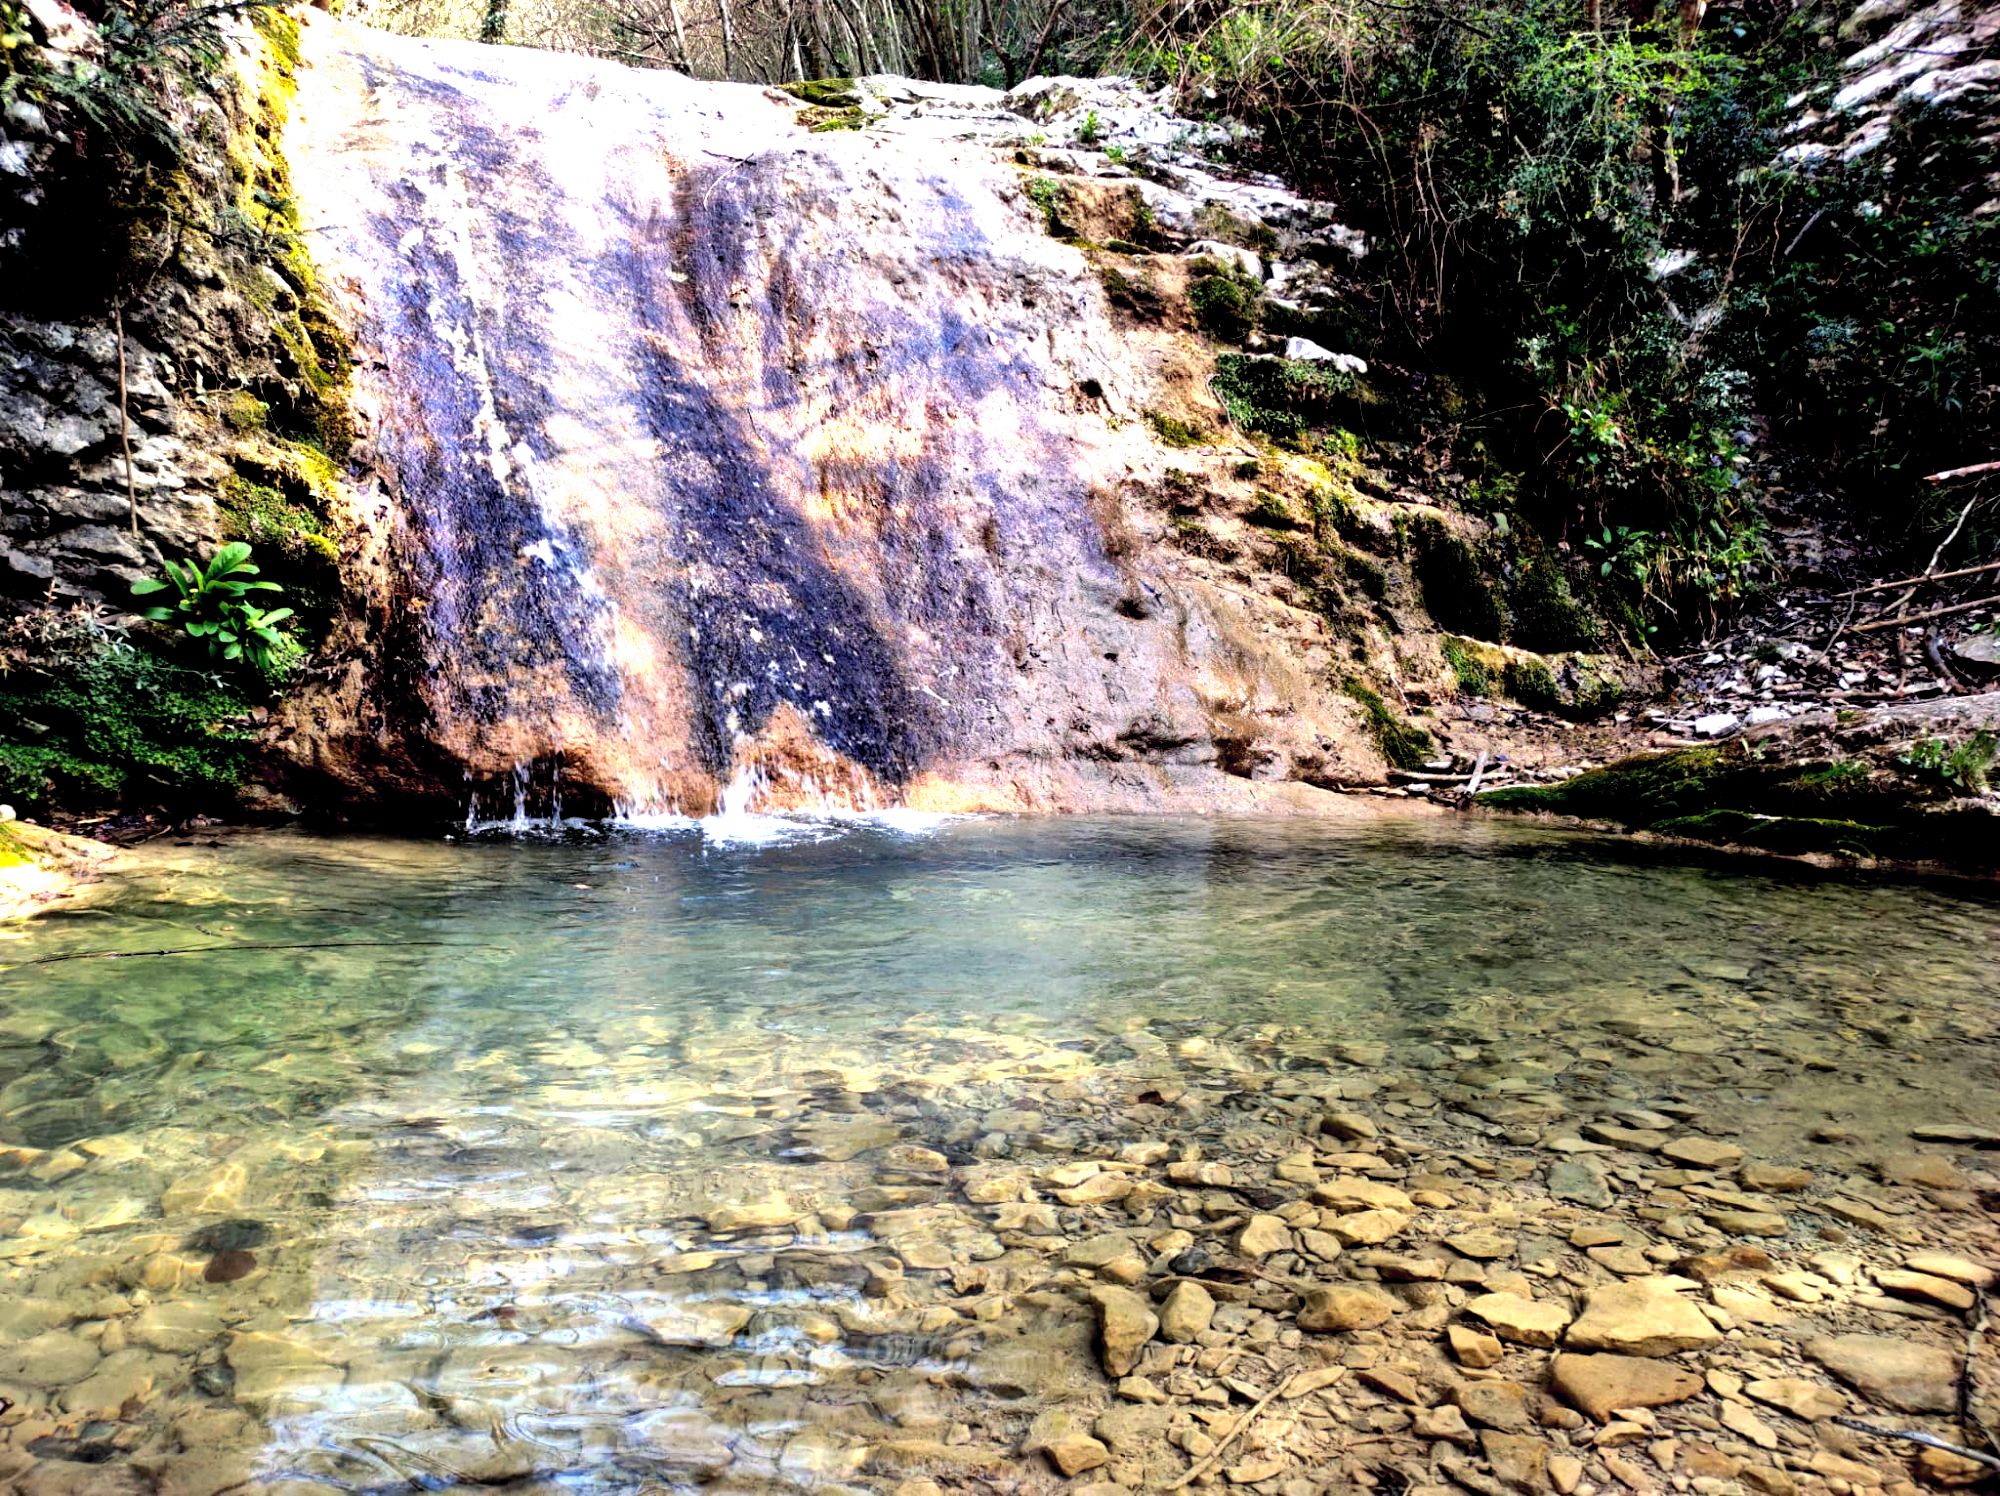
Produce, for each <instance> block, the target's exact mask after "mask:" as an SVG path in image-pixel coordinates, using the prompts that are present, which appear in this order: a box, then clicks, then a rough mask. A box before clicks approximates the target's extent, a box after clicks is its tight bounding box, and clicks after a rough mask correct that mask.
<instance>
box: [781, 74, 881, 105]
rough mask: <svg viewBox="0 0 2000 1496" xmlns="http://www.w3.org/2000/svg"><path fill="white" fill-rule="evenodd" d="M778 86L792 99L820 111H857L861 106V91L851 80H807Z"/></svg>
mask: <svg viewBox="0 0 2000 1496" xmlns="http://www.w3.org/2000/svg"><path fill="white" fill-rule="evenodd" d="M778 86H779V87H780V88H782V89H783V90H784V91H785V92H786V93H788V94H790V95H791V96H792V97H793V98H795V99H803V100H804V101H805V102H806V103H808V104H815V105H818V106H819V107H820V108H821V109H858V108H859V107H860V106H861V90H860V89H859V88H858V87H856V85H855V82H854V80H853V79H852V78H809V79H802V80H800V81H798V82H795V83H781V84H779V85H778Z"/></svg>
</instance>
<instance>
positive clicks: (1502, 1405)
mask: <svg viewBox="0 0 2000 1496" xmlns="http://www.w3.org/2000/svg"><path fill="white" fill-rule="evenodd" d="M1452 1399H1453V1401H1455V1402H1456V1403H1457V1404H1458V1406H1459V1409H1460V1410H1461V1411H1462V1412H1463V1413H1464V1414H1465V1416H1466V1417H1467V1418H1469V1419H1471V1420H1472V1421H1473V1422H1474V1423H1477V1424H1481V1425H1483V1426H1484V1427H1486V1428H1497V1429H1505V1430H1506V1431H1507V1432H1508V1433H1511V1434H1520V1433H1526V1432H1527V1431H1528V1430H1529V1429H1531V1428H1533V1427H1534V1425H1535V1419H1534V1415H1533V1414H1532V1413H1530V1412H1529V1411H1528V1389H1527V1388H1526V1387H1523V1386H1522V1385H1521V1384H1520V1383H1519V1382H1466V1383H1464V1384H1463V1385H1461V1386H1460V1387H1459V1388H1458V1389H1457V1391H1456V1392H1454V1393H1453V1394H1452Z"/></svg>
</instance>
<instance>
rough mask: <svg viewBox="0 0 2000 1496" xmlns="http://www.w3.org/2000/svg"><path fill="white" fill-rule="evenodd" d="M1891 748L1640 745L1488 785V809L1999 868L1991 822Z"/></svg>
mask: <svg viewBox="0 0 2000 1496" xmlns="http://www.w3.org/2000/svg"><path fill="white" fill-rule="evenodd" d="M1906 767H1907V766H1902V765H1900V763H1899V761H1898V760H1897V759H1895V758H1893V757H1892V758H1889V759H1887V760H1886V762H1885V761H1884V760H1883V759H1882V758H1881V756H1880V755H1877V756H1876V757H1874V758H1865V757H1856V758H1820V757H1812V758H1808V759H1805V760H1789V761H1788V760H1787V758H1786V756H1785V755H1784V754H1783V753H1782V752H1781V751H1779V750H1778V749H1777V748H1776V747H1775V746H1774V745H1772V744H1770V743H1768V742H1758V741H1748V742H1745V741H1738V742H1733V743H1730V744H1727V745H1721V746H1715V747H1703V748H1687V749H1682V750H1680V751H1678V752H1673V753H1660V754H1642V755H1638V756H1636V757H1633V758H1628V759H1625V760H1623V761H1621V762H1619V763H1614V764H1610V765H1608V766H1606V767H1604V768H1602V769H1597V770H1593V771H1592V772H1590V773H1587V774H1581V775H1578V776H1577V777H1576V778H1574V779H1569V780H1566V781H1564V782H1562V783H1560V784H1548V785H1524V786H1517V787H1512V788H1507V789H1498V790H1489V791H1487V792H1486V793H1485V794H1482V795H1480V796H1479V798H1478V803H1479V804H1480V805H1482V806H1485V807H1488V808H1490V809H1494V810H1510V811H1530V812H1542V813H1546V814H1552V815H1562V816H1574V817H1577V818H1579V819H1582V820H1586V821H1593V822H1599V823H1604V824H1609V825H1613V826H1617V827H1621V828H1623V829H1624V830H1627V831H1641V832H1649V833H1653V834H1655V835H1659V836H1666V837H1675V838H1681V839H1685V840H1689V841H1699V842H1708V843H1713V844H1717V845H1724V846H1734V847H1747V848H1754V849H1757V850H1760V851H1767V852H1777V853H1782V854H1785V855H1788V856H1803V855H1813V856H1828V857H1834V858H1843V859H1867V860H1875V861H1890V862H1900V863H1936V864H1948V865H1952V866H1956V867H1961V868H1968V869H1975V870H1981V871H1991V870H1995V869H2000V835H1996V831H2000V824H1996V818H1995V817H1994V815H1993V814H1992V812H1991V811H1990V810H1989V809H1987V808H1986V807H1984V806H1983V805H1980V804H1977V803H1974V802H1969V801H1967V800H1966V799H1964V798H1963V797H1961V796H1958V795H1954V794H1953V793H1951V791H1952V789H1953V787H1952V786H1950V785H1948V784H1945V783H1942V782H1931V781H1928V780H1927V779H1926V777H1925V776H1924V775H1923V774H1921V773H1912V772H1907V771H1906Z"/></svg>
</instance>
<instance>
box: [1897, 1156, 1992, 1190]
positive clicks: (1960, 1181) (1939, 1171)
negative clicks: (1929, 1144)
mask: <svg viewBox="0 0 2000 1496" xmlns="http://www.w3.org/2000/svg"><path fill="white" fill-rule="evenodd" d="M1875 1172H1876V1173H1878V1174H1880V1175H1881V1176H1882V1181H1883V1183H1885V1184H1914V1185H1916V1186H1917V1187H1918V1188H1920V1189H1927V1190H1963V1189H1970V1188H1971V1187H1972V1180H1971V1178H1970V1177H1968V1176H1967V1175H1966V1174H1965V1173H1964V1172H1963V1171H1962V1170H1960V1169H1959V1168H1958V1166H1957V1165H1956V1164H1954V1163H1953V1162H1952V1161H1951V1160H1950V1159H1948V1158H1943V1157H1940V1156H1939V1155H1938V1154H1935V1153H1897V1154H1892V1155H1891V1156H1890V1157H1888V1158H1885V1159H1883V1160H1882V1162H1881V1163H1879V1164H1877V1165H1876V1166H1875Z"/></svg>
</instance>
